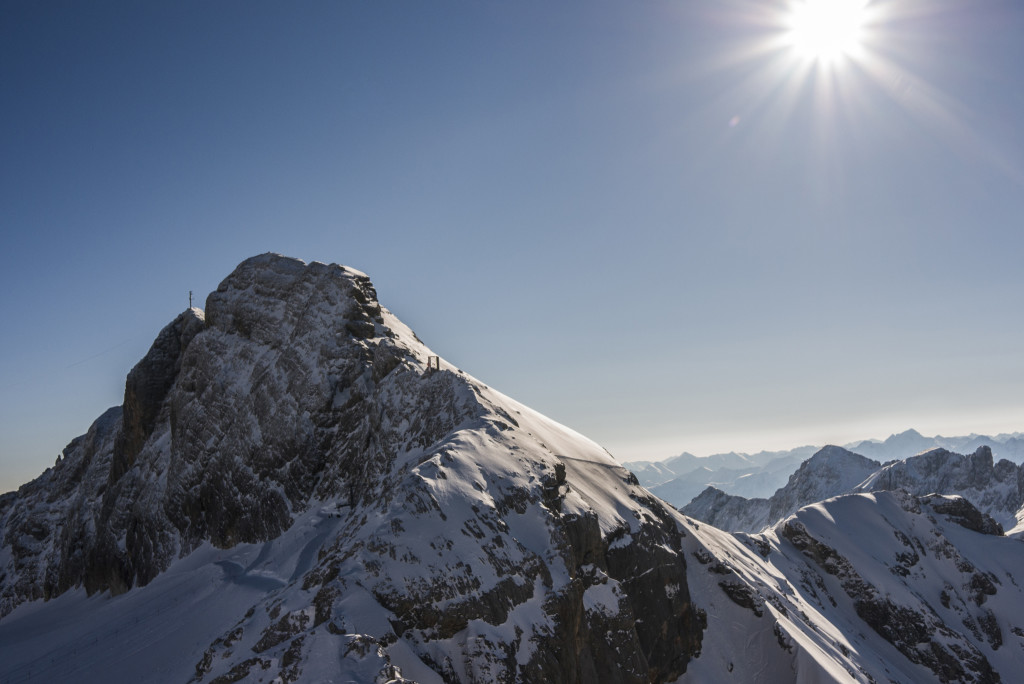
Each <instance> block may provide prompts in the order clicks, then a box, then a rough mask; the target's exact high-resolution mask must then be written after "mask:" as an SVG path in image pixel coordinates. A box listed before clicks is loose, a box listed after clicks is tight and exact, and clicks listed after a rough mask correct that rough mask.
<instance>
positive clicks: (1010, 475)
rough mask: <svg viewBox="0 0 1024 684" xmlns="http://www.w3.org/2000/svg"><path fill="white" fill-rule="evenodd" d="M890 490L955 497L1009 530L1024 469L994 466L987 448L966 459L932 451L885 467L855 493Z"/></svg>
mask: <svg viewBox="0 0 1024 684" xmlns="http://www.w3.org/2000/svg"><path fill="white" fill-rule="evenodd" d="M891 489H904V490H906V491H908V492H912V493H914V494H919V495H920V494H929V493H932V492H935V493H938V494H958V495H960V496H962V497H964V498H965V499H967V500H968V501H970V502H971V503H972V504H973V505H974V506H976V507H977V508H978V509H980V510H981V511H982V512H984V513H987V514H988V515H991V516H992V517H993V518H995V519H996V520H997V521H998V522H999V523H1000V524H1001V525H1002V526H1003V527H1004V528H1006V529H1009V528H1011V527H1013V526H1014V525H1016V522H1017V521H1016V514H1017V512H1018V511H1020V509H1021V507H1022V506H1024V468H1021V467H1020V466H1018V465H1016V464H1015V463H1012V462H1010V461H1008V460H1005V459H1001V460H1000V461H998V462H993V456H992V449H990V448H989V447H988V446H980V447H978V448H977V450H976V451H975V452H974V453H973V454H968V455H962V454H955V453H953V452H951V451H948V450H946V449H931V450H929V451H925V452H924V453H921V454H918V455H917V456H914V457H913V458H908V459H904V460H902V461H895V462H893V463H889V464H886V465H885V467H883V468H880V469H879V470H878V472H876V473H874V474H873V475H872V476H871V477H870V478H868V479H867V480H865V481H864V483H863V484H861V485H860V486H859V487H857V491H876V490H891Z"/></svg>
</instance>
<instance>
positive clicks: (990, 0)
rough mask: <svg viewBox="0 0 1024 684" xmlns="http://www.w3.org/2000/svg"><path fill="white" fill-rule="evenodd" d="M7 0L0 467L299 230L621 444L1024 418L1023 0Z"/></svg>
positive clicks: (688, 446) (649, 451) (535, 393)
mask: <svg viewBox="0 0 1024 684" xmlns="http://www.w3.org/2000/svg"><path fill="white" fill-rule="evenodd" d="M787 6H788V5H787V3H786V2H771V1H769V2H766V1H765V0H686V1H683V0H679V1H671V2H670V1H667V0H645V1H643V2H625V1H623V0H616V1H608V0H586V1H579V2H576V1H568V0H567V1H564V2H557V3H550V2H539V1H538V2H529V1H521V0H516V1H515V2H491V1H486V2H485V1H473V2H469V1H466V2H441V1H437V0H431V1H430V2H413V1H411V0H408V1H393V0H381V1H378V2H340V1H338V2H334V1H332V2H303V3H283V2H266V3H264V2H248V1H247V2H233V1H228V0H219V1H217V2H177V1H176V2H173V3H172V2H167V3H157V2H141V3H140V2H121V3H115V2H103V1H94V2H88V3H85V2H77V1H76V2H57V1H48V2H35V1H22V0H6V1H5V2H3V3H2V4H0V227H2V231H3V232H2V235H3V249H2V250H0V279H2V280H0V285H2V288H0V291H2V293H3V297H2V299H0V319H2V321H3V324H2V326H0V349H2V351H3V354H2V355H0V490H7V489H11V488H14V487H16V486H17V485H18V484H20V483H22V482H25V481H27V480H29V479H30V478H32V477H34V476H36V475H38V474H39V473H40V472H42V470H43V469H44V468H45V467H47V466H48V465H51V464H52V462H53V461H54V459H55V458H56V456H57V454H58V453H59V452H60V451H61V449H62V448H63V447H64V446H65V445H66V444H67V443H68V442H69V441H70V440H71V439H72V438H73V437H75V436H76V435H79V434H81V433H83V432H85V430H86V429H87V428H88V427H89V424H90V423H91V422H92V420H93V419H95V418H96V417H97V416H99V414H100V413H101V412H102V411H103V410H104V409H106V408H107V407H109V406H112V405H116V404H119V403H121V399H122V393H123V387H124V378H125V375H126V374H127V372H128V370H130V368H131V367H132V366H133V365H134V364H135V362H136V361H138V360H139V358H141V357H142V355H143V354H144V353H145V352H146V350H147V349H148V347H149V345H150V343H151V342H152V341H153V339H154V338H155V336H156V334H157V333H158V332H159V330H160V329H161V328H162V327H163V326H164V325H165V324H166V323H168V322H169V321H170V320H172V319H173V318H174V316H175V315H176V314H178V313H179V312H181V311H182V310H184V309H185V308H186V306H187V305H188V292H189V290H193V291H194V292H195V293H196V297H197V301H198V302H199V303H200V305H202V302H203V301H204V300H205V296H206V294H208V293H209V292H210V291H212V290H213V289H215V288H216V286H217V283H218V282H219V281H220V280H222V279H223V278H224V277H226V276H227V274H228V273H230V271H231V270H232V269H233V268H234V266H235V265H236V264H237V263H238V262H240V261H242V260H243V259H245V258H246V257H249V256H251V255H254V254H258V253H261V252H265V251H274V252H281V253H284V254H288V255H291V256H297V257H300V258H302V259H305V260H307V261H312V260H317V261H325V262H338V263H343V264H347V265H350V266H353V267H355V268H358V269H361V270H363V271H366V272H367V273H369V274H370V276H371V278H372V279H373V281H374V283H375V285H376V286H377V290H378V293H379V295H380V299H381V302H382V303H383V304H384V306H387V307H388V308H390V309H391V310H392V311H394V312H395V313H396V314H397V315H398V316H399V317H400V318H402V319H403V320H404V321H405V322H406V323H408V324H409V325H410V326H412V328H413V329H414V330H416V331H417V333H418V334H419V336H420V337H421V338H422V339H423V340H424V341H425V342H426V343H427V344H429V345H431V346H432V347H433V348H434V349H435V350H436V351H437V352H438V353H440V354H441V355H442V356H444V357H446V358H447V359H448V360H449V361H451V362H452V363H454V364H456V365H458V366H460V367H461V368H463V369H464V370H466V371H467V372H469V373H471V374H473V375H475V376H477V377H478V378H480V379H481V380H483V381H485V382H487V383H488V384H490V385H492V386H494V387H496V388H497V389H499V390H501V391H503V392H505V393H507V394H509V395H511V396H513V397H515V398H517V399H519V400H521V401H523V402H525V403H527V404H529V405H531V406H533V407H534V408H536V409H538V410H540V411H542V412H544V413H546V414H548V415H550V416H552V417H553V418H555V419H557V420H560V421H561V422H563V423H566V424H567V425H569V426H571V427H573V428H575V429H577V430H579V431H580V432H583V433H584V434H586V435H588V436H590V437H592V438H593V439H595V440H597V441H598V442H600V443H602V444H603V445H605V446H606V447H608V448H609V449H610V450H611V451H612V453H613V454H614V455H615V456H616V457H617V458H619V459H620V460H633V459H638V458H663V457H667V456H670V455H673V454H676V453H679V452H681V451H684V450H688V451H691V452H694V453H698V454H708V453H712V452H715V451H727V450H733V449H736V450H746V451H755V450H758V449H761V448H787V447H793V446H797V445H799V444H807V443H812V444H824V443H827V442H839V443H842V442H845V441H849V440H853V439H858V438H867V437H885V436H887V435H888V434H890V433H892V432H897V431H902V430H904V429H906V428H909V427H914V428H916V429H918V430H920V431H922V432H924V433H925V434H935V433H941V434H965V433H969V432H972V431H974V432H989V433H994V432H999V431H1015V430H1024V391H1022V390H1024V354H1022V350H1024V268H1022V257H1024V125H1022V122H1024V40H1021V37H1022V36H1024V3H1021V2H1020V1H1019V0H927V1H926V0H874V1H873V2H872V3H871V4H870V5H869V7H870V8H871V10H872V11H873V13H874V14H873V20H872V21H873V24H872V26H871V28H870V31H869V32H868V33H867V35H866V42H865V43H864V45H863V51H862V53H860V54H858V55H857V56H856V58H855V59H849V60H846V61H843V62H839V63H835V64H832V65H830V66H826V65H823V64H820V63H811V62H808V61H806V60H803V61H802V60H801V59H800V58H799V57H798V55H797V54H796V53H795V52H794V51H793V50H792V49H791V48H788V47H786V46H785V45H783V44H782V43H781V42H780V40H779V37H780V35H781V33H782V30H781V28H780V26H781V25H782V23H783V22H784V18H785V14H786V9H787Z"/></svg>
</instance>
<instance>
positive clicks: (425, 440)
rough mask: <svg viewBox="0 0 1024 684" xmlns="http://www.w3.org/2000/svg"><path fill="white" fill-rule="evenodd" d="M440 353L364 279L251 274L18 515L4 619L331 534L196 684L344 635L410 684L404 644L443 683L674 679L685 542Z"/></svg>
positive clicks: (178, 324) (318, 270)
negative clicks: (42, 603)
mask: <svg viewBox="0 0 1024 684" xmlns="http://www.w3.org/2000/svg"><path fill="white" fill-rule="evenodd" d="M429 354H431V352H430V350H429V349H427V348H426V347H425V346H424V345H423V344H422V343H421V342H420V341H419V340H418V339H416V337H415V335H413V334H412V332H411V331H410V330H409V329H408V328H406V327H405V326H404V325H402V324H401V323H400V322H399V321H398V320H397V319H395V318H394V316H392V315H391V314H390V312H388V311H387V310H385V309H383V308H382V307H381V306H380V305H379V303H378V302H377V299H376V292H375V291H374V288H373V286H372V284H371V283H370V281H369V279H368V278H367V277H366V276H365V275H363V274H361V273H359V272H357V271H353V270H352V269H348V268H345V267H342V266H338V265H325V264H319V263H312V264H305V263H303V262H301V261H298V260H295V259H288V258H286V257H281V256H277V255H262V256H259V257H254V258H252V259H249V260H247V261H245V262H243V263H242V264H240V265H239V266H238V268H237V269H236V270H235V271H234V272H233V273H232V274H231V275H230V276H229V277H228V278H227V279H225V280H224V282H223V283H221V285H220V286H219V287H218V289H217V291H216V292H214V293H212V294H211V295H210V296H209V298H208V300H207V303H206V311H205V314H204V313H203V312H199V311H198V310H190V311H186V312H185V313H183V314H182V315H180V316H178V317H177V318H176V319H175V320H174V321H173V322H172V323H171V324H170V325H168V326H167V327H166V328H165V329H164V330H163V331H161V333H160V334H159V335H158V337H157V339H156V341H155V342H154V344H153V346H152V348H151V349H150V351H149V352H148V353H147V355H146V356H145V358H144V359H143V360H142V361H140V362H139V364H138V365H137V366H136V367H135V368H134V369H133V370H132V371H131V373H130V374H129V376H128V379H127V381H126V386H125V403H124V406H123V407H119V408H117V409H112V410H111V411H109V412H108V413H106V414H104V416H103V417H101V418H100V419H99V420H97V422H96V423H95V424H94V425H93V426H92V428H90V431H89V433H88V434H87V435H85V436H83V437H81V438H78V439H76V440H75V441H73V442H72V443H71V444H69V445H68V447H67V448H66V449H65V451H64V454H63V457H62V458H61V459H60V460H59V461H58V463H57V464H56V465H55V466H54V467H53V468H51V469H49V470H47V471H46V472H45V473H44V474H43V475H42V476H41V477H40V478H38V479H37V480H35V481H34V482H32V483H29V484H27V485H25V486H23V487H22V488H21V489H19V491H18V492H17V493H14V494H11V495H8V496H5V497H4V498H3V499H2V500H0V516H2V517H0V534H2V536H0V549H2V554H0V564H3V565H2V568H0V615H3V614H6V613H8V612H10V611H11V610H12V609H14V608H15V607H16V606H17V605H18V604H20V603H22V602H24V601H28V600H33V599H37V598H48V597H51V596H54V595H57V594H60V593H62V592H63V591H66V590H67V589H69V588H72V587H78V586H83V587H85V588H86V589H87V590H88V591H89V592H97V591H111V592H112V593H119V592H123V591H125V590H127V589H129V588H131V587H134V586H139V585H145V584H147V583H148V582H150V581H151V580H152V579H153V578H154V577H156V576H157V575H158V574H159V573H160V572H162V571H163V570H165V569H166V568H167V567H168V566H169V565H170V564H171V563H172V562H173V561H174V560H175V559H178V558H181V557H183V556H185V555H188V554H189V553H191V552H192V551H193V550H195V549H196V548H197V547H199V546H200V545H202V544H204V543H211V544H213V545H214V546H216V547H220V548H232V547H234V546H235V545H238V544H242V543H258V542H264V543H266V542H269V541H270V540H275V539H277V538H278V537H279V536H282V535H284V534H285V533H287V532H289V530H291V529H292V528H293V526H294V525H296V521H297V520H300V519H302V520H306V521H308V520H310V519H311V517H310V516H313V518H315V519H318V520H320V522H319V523H317V524H318V525H323V526H324V527H323V529H324V532H323V535H322V536H318V537H316V539H317V540H318V541H317V543H318V544H320V545H321V546H320V547H313V546H309V547H307V548H306V549H305V550H304V552H303V554H302V556H303V557H304V558H306V559H307V560H304V561H302V563H301V564H300V566H301V567H300V566H296V569H295V571H294V576H293V577H292V578H291V580H290V583H289V584H287V585H286V587H285V589H283V590H282V591H281V592H278V593H275V594H273V595H272V596H270V597H268V598H267V599H266V600H265V601H262V602H258V603H257V605H255V606H253V609H252V610H250V611H249V612H248V613H247V614H246V616H245V617H241V619H240V621H239V623H238V625H237V626H236V627H235V628H233V629H232V630H231V632H230V633H229V634H225V635H224V636H223V637H222V638H221V639H218V640H217V641H215V642H214V643H212V644H211V645H210V648H209V650H208V651H207V655H208V656H209V657H206V656H204V658H203V659H202V660H201V661H200V662H199V663H197V665H196V681H235V680H236V679H238V678H239V677H244V676H246V674H245V673H247V672H250V671H256V670H259V671H261V672H262V671H263V670H265V669H267V668H270V667H276V668H279V669H280V672H277V673H276V676H279V677H280V678H281V680H282V681H295V680H296V679H298V678H301V676H302V675H301V673H302V671H303V660H304V658H305V657H306V656H305V655H304V654H305V653H306V651H305V650H304V649H308V648H312V647H311V646H310V644H312V643H318V642H319V640H321V639H335V638H337V639H340V640H342V641H344V642H345V643H346V644H348V645H347V646H345V647H344V649H342V650H343V651H344V652H345V653H349V652H351V653H352V654H355V655H353V656H352V657H355V656H356V655H358V654H360V653H361V654H363V655H362V656H360V657H364V656H365V657H366V658H371V657H380V658H382V659H383V660H382V666H381V667H382V669H381V673H383V674H382V675H381V676H384V675H387V677H388V678H391V679H396V680H398V679H399V677H400V674H399V673H398V670H397V669H396V668H394V667H393V666H392V665H390V664H388V662H385V661H387V654H386V650H387V648H389V647H390V646H391V645H393V644H395V643H397V642H399V641H401V642H403V643H404V644H405V645H406V646H407V649H408V652H411V653H414V654H415V656H416V657H417V658H419V660H420V661H421V662H422V663H425V664H426V665H427V666H429V667H430V668H432V669H433V670H434V671H435V672H437V673H439V674H440V675H441V677H442V678H444V679H446V680H447V681H509V682H511V681H538V682H540V681H568V682H598V681H602V682H648V681H671V680H674V679H676V678H678V677H679V676H680V675H681V674H682V673H683V672H684V671H685V668H686V665H687V663H688V662H689V659H690V658H691V657H692V656H693V654H694V653H696V652H697V651H698V650H699V645H700V641H701V633H702V624H701V623H700V621H699V620H698V619H697V612H696V611H695V609H694V608H693V606H692V605H691V600H690V596H689V592H688V589H687V583H686V564H685V561H684V560H683V554H682V551H681V544H682V538H683V536H684V531H683V528H682V527H681V526H680V525H679V523H678V521H677V520H676V519H675V518H673V517H672V515H671V512H670V511H668V510H667V509H666V508H665V506H664V504H662V503H661V502H660V501H658V500H656V499H654V498H653V497H651V496H650V495H649V494H648V493H647V492H646V491H644V490H643V489H642V488H640V487H639V486H638V484H637V482H636V479H635V478H634V477H632V476H631V475H630V474H629V473H628V472H627V471H625V470H624V469H623V468H621V467H620V466H618V465H617V464H616V463H614V461H612V460H611V459H610V458H609V457H608V456H607V454H606V453H605V452H604V451H603V450H602V449H600V448H599V447H597V446H596V445H594V444H593V443H592V442H590V441H589V440H586V439H585V438H583V437H581V436H579V435H576V434H575V433H571V431H567V430H566V429H565V428H563V427H561V426H558V425H557V424H554V423H552V422H551V421H548V420H547V419H545V418H543V417H542V416H538V415H536V414H534V413H533V412H531V411H529V409H527V408H526V407H522V406H521V405H519V404H516V403H515V402H513V401H511V400H509V399H508V398H506V397H503V396H501V395H499V394H497V393H494V392H492V391H490V390H489V389H488V388H486V387H485V386H483V385H481V384H479V383H477V382H476V381H474V380H473V379H472V378H469V377H468V376H465V375H463V374H462V373H461V372H456V371H454V370H451V369H450V368H449V367H446V368H444V369H443V370H441V369H438V370H428V369H427V367H426V364H425V360H426V358H427V356H428V355H429ZM524 421H525V422H524ZM318 511H319V513H318ZM318 529H319V528H318ZM268 548H269V547H268ZM294 562H297V561H293V563H294ZM354 605H355V606H357V607H356V608H353V607H352V606H354ZM368 606H370V607H368ZM339 643H340V642H339ZM331 648H335V646H331ZM254 654H255V656H254ZM374 654H377V655H376V656H375V655H374ZM382 654H383V655H382ZM254 668H256V670H254Z"/></svg>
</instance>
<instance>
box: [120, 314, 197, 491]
mask: <svg viewBox="0 0 1024 684" xmlns="http://www.w3.org/2000/svg"><path fill="white" fill-rule="evenodd" d="M204 326H205V322H204V320H203V313H202V312H201V311H199V310H197V309H189V310H188V311H186V312H184V313H182V314H181V315H179V316H178V317H177V318H176V319H174V321H173V322H172V323H171V324H170V325H168V326H167V327H166V328H164V329H163V330H161V331H160V334H159V335H157V338H156V341H155V342H153V346H152V347H150V349H149V352H148V353H147V354H146V356H145V357H144V358H143V359H142V360H141V361H139V363H138V364H136V365H135V367H134V368H132V370H131V372H129V373H128V379H127V381H126V382H125V387H124V404H122V411H123V424H122V428H121V432H120V434H119V435H118V436H117V440H116V441H115V443H114V461H113V464H112V465H111V470H110V481H111V482H112V483H113V482H117V480H118V479H120V477H121V476H122V475H124V473H125V471H127V470H128V469H129V468H130V467H131V465H132V463H134V461H135V457H136V456H137V455H138V453H139V451H141V450H142V446H143V444H145V442H146V440H147V439H148V438H149V436H150V435H151V434H152V432H153V429H154V427H156V421H157V417H158V416H159V414H160V408H161V407H162V406H163V403H164V399H165V398H166V396H167V393H168V392H169V391H170V389H171V387H172V386H173V385H174V381H175V379H177V377H178V372H179V371H180V370H181V358H182V355H183V354H184V352H185V349H186V348H187V347H188V344H189V342H191V341H192V338H193V337H195V336H196V334H197V333H198V332H199V331H201V330H202V329H203V327H204Z"/></svg>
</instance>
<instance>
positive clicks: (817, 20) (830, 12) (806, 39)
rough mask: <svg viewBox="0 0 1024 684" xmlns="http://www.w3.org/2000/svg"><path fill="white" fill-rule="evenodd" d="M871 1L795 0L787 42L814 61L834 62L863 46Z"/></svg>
mask: <svg viewBox="0 0 1024 684" xmlns="http://www.w3.org/2000/svg"><path fill="white" fill-rule="evenodd" d="M866 5H867V0H793V2H792V4H791V5H790V10H789V15H788V17H787V21H786V25H787V26H786V28H787V33H786V41H787V43H788V44H789V45H790V46H791V47H792V48H793V49H794V50H796V52H797V53H798V54H799V55H800V56H801V57H803V58H804V59H808V60H811V61H814V62H834V61H837V60H840V59H842V58H845V57H850V56H852V55H854V54H855V53H856V52H857V50H858V49H859V48H860V46H861V41H862V39H863V32H864V20H865V14H866V13H865V6H866Z"/></svg>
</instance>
